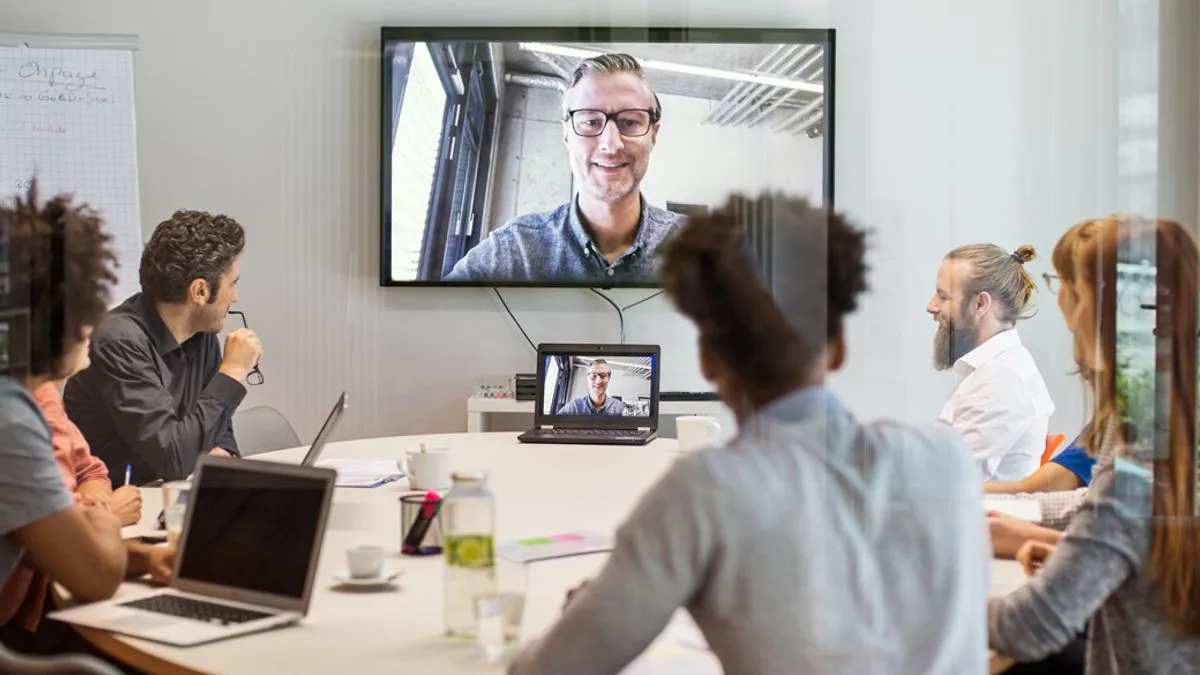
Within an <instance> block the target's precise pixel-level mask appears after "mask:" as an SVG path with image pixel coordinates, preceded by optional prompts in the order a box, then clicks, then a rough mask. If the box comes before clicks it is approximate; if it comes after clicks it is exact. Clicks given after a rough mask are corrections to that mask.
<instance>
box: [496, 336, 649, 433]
mask: <svg viewBox="0 0 1200 675" xmlns="http://www.w3.org/2000/svg"><path fill="white" fill-rule="evenodd" d="M661 367H662V350H661V349H660V348H659V346H658V345H611V344H542V345H539V346H538V373H537V401H536V402H535V404H534V428H533V429H530V430H529V431H526V432H525V433H523V434H521V435H520V436H519V437H518V438H519V439H520V440H521V442H523V443H584V444H588V445H645V444H646V443H649V442H650V441H652V440H654V439H655V438H656V437H657V436H658V380H659V371H660V369H661Z"/></svg>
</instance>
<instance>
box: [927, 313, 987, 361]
mask: <svg viewBox="0 0 1200 675" xmlns="http://www.w3.org/2000/svg"><path fill="white" fill-rule="evenodd" d="M977 328H978V327H977V326H956V325H955V324H954V322H953V321H948V322H946V323H939V324H938V329H937V332H936V333H934V335H933V367H934V368H936V369H937V370H939V371H940V370H949V369H950V368H951V367H953V366H954V362H955V361H958V360H959V359H960V358H962V356H963V355H964V354H967V353H968V352H970V351H971V350H972V349H975V348H976V347H978V346H979V340H978V336H979V331H978V329H977Z"/></svg>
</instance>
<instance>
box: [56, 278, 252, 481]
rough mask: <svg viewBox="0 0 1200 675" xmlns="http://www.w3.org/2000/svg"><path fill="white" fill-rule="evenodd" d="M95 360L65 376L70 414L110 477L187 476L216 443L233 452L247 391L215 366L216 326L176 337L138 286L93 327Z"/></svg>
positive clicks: (218, 358)
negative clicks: (185, 337)
mask: <svg viewBox="0 0 1200 675" xmlns="http://www.w3.org/2000/svg"><path fill="white" fill-rule="evenodd" d="M89 355H90V356H91V361H92V365H91V367H89V368H88V369H87V370H84V371H82V372H80V373H79V374H77V375H75V376H73V377H72V378H71V379H70V380H68V381H67V386H66V388H65V389H64V391H63V399H64V402H65V404H66V409H67V416H68V417H70V418H71V421H72V422H74V423H75V425H76V426H78V427H79V430H80V431H82V432H83V436H84V438H85V439H87V442H88V445H90V446H91V450H92V454H94V455H95V456H97V457H99V458H100V459H101V460H103V461H104V463H105V464H107V465H108V471H109V475H111V476H113V480H114V482H117V481H119V480H123V477H124V475H125V467H126V466H131V467H132V469H133V483H134V484H144V483H147V482H150V481H153V480H156V479H160V478H161V479H164V480H178V479H181V478H186V477H187V476H188V475H189V474H191V473H192V471H193V470H194V469H195V466H196V460H197V459H198V458H199V457H200V456H201V455H203V454H205V453H207V452H209V451H210V450H212V449H213V448H223V449H225V450H227V451H229V453H230V454H233V455H235V456H236V455H238V454H239V453H238V448H237V442H236V441H235V440H234V438H233V413H234V412H235V411H236V410H237V407H238V405H240V404H241V402H242V399H243V398H245V397H246V388H245V386H243V385H242V384H241V383H240V382H238V381H236V380H234V379H233V378H231V377H229V376H227V375H225V374H224V373H221V372H218V369H219V368H220V366H221V345H220V341H219V340H218V338H217V335H216V334H214V333H197V334H195V335H193V336H192V337H191V338H189V339H188V340H186V341H185V342H184V343H183V344H179V342H178V341H177V340H176V339H175V336H174V335H173V334H172V333H171V331H170V329H169V328H167V325H166V324H165V323H163V320H162V317H161V316H159V314H158V309H157V308H156V307H155V306H154V303H153V302H152V301H151V300H150V299H148V298H146V297H145V296H143V295H141V294H140V293H139V294H137V295H134V296H133V297H131V298H129V299H128V300H126V301H125V302H123V303H122V304H121V305H120V306H119V307H117V308H115V309H113V310H112V311H111V312H109V313H108V315H107V316H106V317H105V318H104V320H103V321H101V322H100V325H99V326H97V327H96V329H95V331H94V332H93V334H92V346H91V351H90V352H89Z"/></svg>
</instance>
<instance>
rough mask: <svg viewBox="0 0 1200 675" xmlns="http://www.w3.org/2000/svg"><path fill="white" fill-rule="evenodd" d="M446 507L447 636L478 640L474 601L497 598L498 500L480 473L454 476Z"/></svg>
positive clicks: (444, 530)
mask: <svg viewBox="0 0 1200 675" xmlns="http://www.w3.org/2000/svg"><path fill="white" fill-rule="evenodd" d="M452 479H453V484H454V485H453V487H452V488H450V492H449V493H448V494H447V495H446V498H445V501H443V502H442V513H441V517H442V528H443V532H442V534H443V537H442V546H443V555H444V557H445V561H446V573H445V584H446V612H445V613H446V617H445V618H446V635H449V636H451V637H460V638H469V639H475V637H476V628H475V598H476V597H478V596H487V595H492V594H494V593H495V592H496V560H495V543H494V540H493V535H494V533H495V531H496V498H495V496H494V495H492V491H491V490H490V489H489V488H488V484H487V478H486V476H484V475H483V474H479V473H455V474H454V475H453V477H452Z"/></svg>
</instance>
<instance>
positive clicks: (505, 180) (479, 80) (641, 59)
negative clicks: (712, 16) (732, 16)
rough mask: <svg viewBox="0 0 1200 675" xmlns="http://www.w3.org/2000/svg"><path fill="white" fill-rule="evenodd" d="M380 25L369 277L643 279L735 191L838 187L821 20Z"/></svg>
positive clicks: (828, 202)
mask: <svg viewBox="0 0 1200 675" xmlns="http://www.w3.org/2000/svg"><path fill="white" fill-rule="evenodd" d="M381 37H382V44H381V54H382V83H381V84H382V120H381V122H382V123H381V153H380V160H381V162H380V164H381V166H380V178H381V186H380V196H381V199H380V201H381V204H380V207H381V208H380V214H381V217H380V219H381V226H380V235H381V236H380V241H381V246H380V251H381V260H380V283H381V284H382V285H384V286H455V285H458V286H562V287H590V288H619V287H630V288H657V287H658V286H659V282H658V278H657V271H658V266H659V262H660V258H659V256H658V252H659V251H658V249H659V246H660V245H661V243H662V242H663V241H666V240H667V239H668V238H669V237H670V236H671V234H672V233H673V232H674V231H675V230H677V228H678V227H679V225H681V224H682V223H683V222H685V219H686V218H687V216H688V215H690V214H695V213H703V212H706V211H707V210H709V209H711V208H714V207H716V206H719V205H720V204H722V203H724V201H725V199H726V198H727V197H728V195H729V194H730V193H733V192H746V193H749V194H756V193H759V192H761V191H763V190H780V191H784V192H787V193H789V194H793V195H801V196H807V197H808V198H809V200H810V201H811V202H813V203H816V204H822V205H825V206H827V207H832V205H833V172H832V167H833V135H834V134H833V117H834V108H833V106H834V95H833V94H834V91H833V84H834V70H833V69H834V32H833V31H832V30H824V29H782V28H761V29H760V28H654V27H650V28H645V27H642V28H616V27H563V28H546V27H539V28H488V27H474V28H467V27H385V28H383V29H382V35H381ZM631 63H632V64H633V66H634V67H635V69H640V71H641V76H640V77H639V76H638V75H637V74H634V73H630V72H628V71H629V66H630V64H631ZM751 230H752V231H751V239H752V243H753V244H754V247H755V250H756V252H757V253H758V255H760V259H762V260H769V259H770V256H769V249H770V242H771V237H770V233H769V232H766V231H763V230H762V229H761V228H751ZM764 264H766V263H764Z"/></svg>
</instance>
